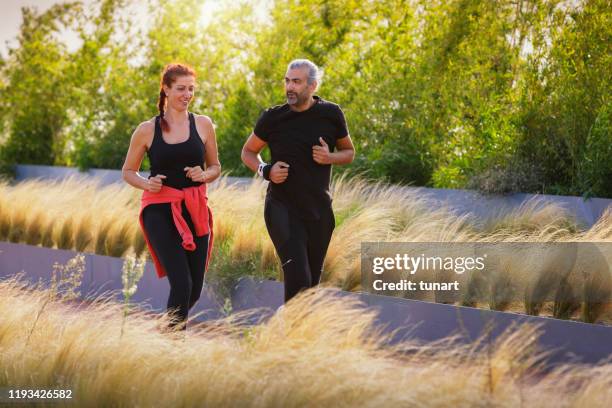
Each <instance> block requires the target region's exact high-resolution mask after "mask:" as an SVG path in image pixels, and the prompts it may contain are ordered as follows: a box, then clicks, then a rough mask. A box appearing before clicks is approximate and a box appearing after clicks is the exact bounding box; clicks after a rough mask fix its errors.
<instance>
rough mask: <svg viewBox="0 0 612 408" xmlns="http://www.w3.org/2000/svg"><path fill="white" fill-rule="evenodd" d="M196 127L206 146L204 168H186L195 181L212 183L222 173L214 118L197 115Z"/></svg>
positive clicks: (188, 174) (188, 175)
mask: <svg viewBox="0 0 612 408" xmlns="http://www.w3.org/2000/svg"><path fill="white" fill-rule="evenodd" d="M196 127H197V128H198V133H199V134H200V137H201V138H202V142H203V143H204V147H205V157H204V163H203V167H205V168H206V170H202V169H201V168H200V166H196V167H190V168H187V167H186V168H185V169H186V170H187V177H189V178H191V179H192V180H193V181H199V182H203V183H211V182H213V181H215V180H216V179H217V178H218V177H219V176H220V175H221V163H220V162H219V152H218V150H217V136H216V134H215V127H214V126H213V123H212V120H211V119H210V118H209V117H208V116H204V115H198V116H196Z"/></svg>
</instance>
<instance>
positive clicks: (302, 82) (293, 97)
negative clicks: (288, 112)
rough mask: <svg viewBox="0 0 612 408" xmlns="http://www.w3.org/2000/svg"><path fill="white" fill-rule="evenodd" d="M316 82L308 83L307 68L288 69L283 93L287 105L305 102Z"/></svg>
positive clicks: (312, 91)
mask: <svg viewBox="0 0 612 408" xmlns="http://www.w3.org/2000/svg"><path fill="white" fill-rule="evenodd" d="M316 86H317V84H316V82H314V81H313V83H312V84H310V85H309V84H308V68H306V67H304V68H295V69H290V70H288V71H287V73H286V74H285V94H286V95H287V103H288V104H289V105H303V104H305V103H306V102H307V101H308V100H309V99H310V97H311V96H312V94H313V93H314V90H315V88H316Z"/></svg>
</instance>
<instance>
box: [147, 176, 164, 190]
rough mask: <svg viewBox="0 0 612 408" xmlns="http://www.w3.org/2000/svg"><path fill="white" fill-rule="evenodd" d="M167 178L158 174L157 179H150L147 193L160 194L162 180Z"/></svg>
mask: <svg viewBox="0 0 612 408" xmlns="http://www.w3.org/2000/svg"><path fill="white" fill-rule="evenodd" d="M165 178H166V176H164V175H163V174H158V175H156V176H155V177H150V178H149V179H148V180H147V191H150V192H151V193H158V192H159V190H161V188H162V185H163V183H162V180H163V179H165Z"/></svg>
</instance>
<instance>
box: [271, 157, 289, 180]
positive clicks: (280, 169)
mask: <svg viewBox="0 0 612 408" xmlns="http://www.w3.org/2000/svg"><path fill="white" fill-rule="evenodd" d="M287 176H289V165H288V164H287V163H285V162H282V161H277V162H276V163H274V165H273V166H272V168H271V169H270V181H271V182H273V183H274V184H280V183H283V182H284V181H285V180H287Z"/></svg>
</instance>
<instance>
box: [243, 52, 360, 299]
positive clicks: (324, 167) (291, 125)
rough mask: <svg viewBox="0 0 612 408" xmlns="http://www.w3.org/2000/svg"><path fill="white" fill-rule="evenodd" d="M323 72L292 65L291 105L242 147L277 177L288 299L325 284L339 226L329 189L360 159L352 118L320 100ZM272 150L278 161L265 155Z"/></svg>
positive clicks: (275, 197) (274, 197) (276, 224)
mask: <svg viewBox="0 0 612 408" xmlns="http://www.w3.org/2000/svg"><path fill="white" fill-rule="evenodd" d="M321 76H322V72H321V70H320V69H319V68H318V67H317V66H316V65H315V64H314V63H313V62H311V61H309V60H306V59H299V60H294V61H292V62H291V63H290V64H289V66H288V68H287V72H286V74H285V94H286V97H287V103H285V104H284V105H278V106H274V107H271V108H269V109H267V110H265V111H264V112H263V113H262V114H261V116H260V117H259V119H258V121H257V124H256V125H255V129H254V130H253V132H252V134H251V135H250V136H249V138H248V139H247V141H246V143H245V144H244V147H243V148H242V155H241V158H242V161H243V162H244V164H245V165H246V166H247V167H249V168H250V169H251V170H252V171H254V172H257V173H258V174H259V175H260V176H262V177H263V178H265V179H266V180H269V181H270V183H269V185H268V190H267V194H266V200H265V208H264V218H265V222H266V227H267V229H268V233H269V235H270V238H271V239H272V243H273V244H274V247H275V249H276V252H277V254H278V256H279V258H280V260H281V263H282V269H283V276H284V283H285V302H287V301H289V300H290V299H291V298H292V297H294V296H295V295H296V294H297V293H298V292H299V291H300V290H302V289H306V288H310V287H314V286H316V285H317V284H319V282H320V280H321V273H322V269H323V262H324V260H325V255H326V253H327V248H328V246H329V242H330V240H331V236H332V232H333V230H334V227H335V218H334V213H333V211H332V197H331V194H330V192H329V183H330V179H331V167H332V164H348V163H351V162H352V161H353V158H354V157H355V149H354V147H353V143H352V141H351V138H350V136H349V131H348V127H347V124H346V120H345V118H344V113H343V112H342V110H341V109H340V107H339V106H338V105H337V104H335V103H332V102H329V101H326V100H324V99H322V98H320V97H319V96H317V95H315V92H316V91H317V89H318V86H319V83H320V82H321ZM266 145H268V147H269V148H270V153H271V156H272V160H271V163H265V162H263V161H262V159H261V156H260V154H259V153H260V152H261V150H262V149H263V148H264V147H265V146H266Z"/></svg>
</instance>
